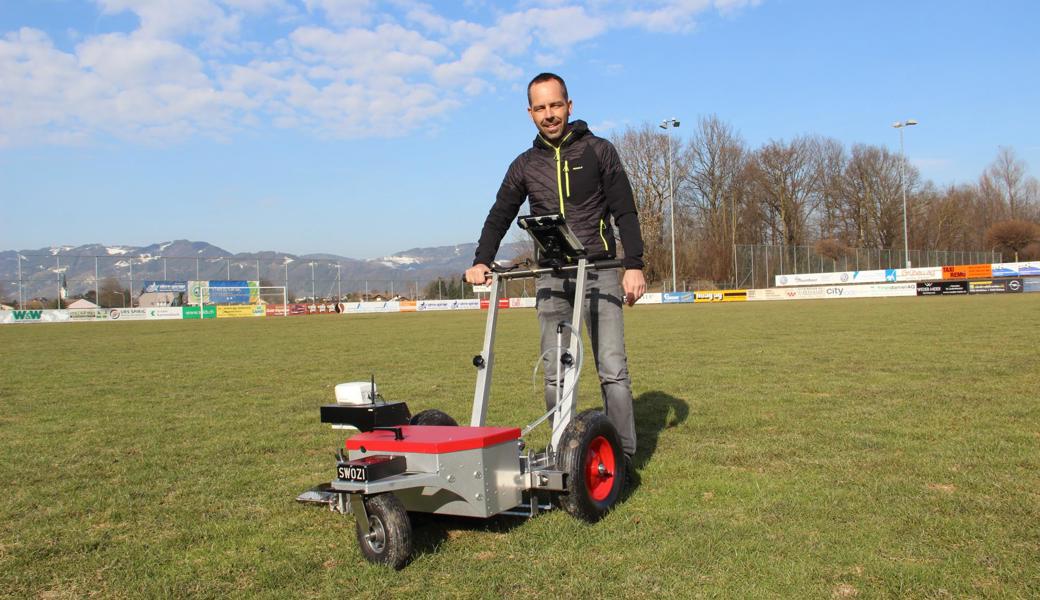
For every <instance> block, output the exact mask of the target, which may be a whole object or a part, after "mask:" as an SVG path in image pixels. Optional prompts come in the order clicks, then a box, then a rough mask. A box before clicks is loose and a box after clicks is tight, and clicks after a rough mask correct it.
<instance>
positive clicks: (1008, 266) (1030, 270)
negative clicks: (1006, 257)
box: [993, 261, 1040, 277]
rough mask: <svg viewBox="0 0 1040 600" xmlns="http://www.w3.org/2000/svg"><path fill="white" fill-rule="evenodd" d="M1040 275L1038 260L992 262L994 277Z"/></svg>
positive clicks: (1039, 262)
mask: <svg viewBox="0 0 1040 600" xmlns="http://www.w3.org/2000/svg"><path fill="white" fill-rule="evenodd" d="M1033 275H1040V261H1031V262H1012V263H993V276H994V277H1021V276H1027V277H1028V276H1033Z"/></svg>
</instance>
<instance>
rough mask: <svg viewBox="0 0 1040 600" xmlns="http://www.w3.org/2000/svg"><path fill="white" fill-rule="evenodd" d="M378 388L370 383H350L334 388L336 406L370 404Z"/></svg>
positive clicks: (373, 400)
mask: <svg viewBox="0 0 1040 600" xmlns="http://www.w3.org/2000/svg"><path fill="white" fill-rule="evenodd" d="M377 393H379V388H378V386H376V385H375V384H373V383H372V382H370V381H351V382H350V383H340V384H338V385H337V386H336V403H337V404H372V403H374V402H375V397H376V394H377Z"/></svg>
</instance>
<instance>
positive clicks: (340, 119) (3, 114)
mask: <svg viewBox="0 0 1040 600" xmlns="http://www.w3.org/2000/svg"><path fill="white" fill-rule="evenodd" d="M93 2H94V3H95V4H96V5H97V6H98V8H99V10H100V11H101V13H102V14H122V13H131V14H133V15H135V16H136V17H137V18H138V24H137V25H136V27H134V28H133V29H132V30H128V31H122V32H114V33H102V34H96V33H95V34H91V33H88V32H87V31H88V30H89V28H84V29H83V30H80V31H74V32H71V33H70V35H69V38H68V39H70V40H75V41H76V45H75V47H74V48H73V49H72V50H71V51H68V50H63V49H60V48H58V47H57V46H56V45H55V44H54V42H53V41H52V40H51V38H50V37H49V36H48V35H47V34H45V33H43V32H41V31H38V30H35V29H31V28H22V29H19V30H17V31H11V32H7V33H2V32H0V146H9V145H17V144H37V143H55V144H60V143H88V142H89V141H90V140H91V139H93V138H95V137H97V136H99V135H114V136H120V137H125V138H129V139H133V140H142V141H159V142H161V141H163V140H167V139H171V138H172V139H177V138H184V137H188V136H194V135H208V136H212V137H217V138H221V137H223V136H227V135H230V134H231V133H233V132H234V131H235V130H236V129H240V128H253V127H264V126H274V127H284V128H298V129H303V130H307V131H310V132H312V133H313V134H315V135H321V136H334V137H382V136H389V135H397V134H402V133H405V132H406V131H408V130H409V129H414V128H418V127H429V126H436V120H437V119H438V118H439V117H442V116H443V115H446V114H450V113H451V111H454V110H455V109H457V108H458V107H461V106H463V105H465V104H466V103H467V102H469V101H471V99H472V98H473V97H477V96H480V95H482V94H487V93H490V92H492V91H494V90H496V89H497V87H496V86H499V85H502V84H505V85H504V88H502V89H512V88H515V87H517V86H519V85H520V84H519V83H518V82H522V81H523V80H525V79H526V75H525V73H526V72H527V71H530V70H532V69H536V68H537V69H541V68H548V67H555V66H558V65H561V64H564V63H566V61H567V60H568V59H569V58H570V57H571V56H572V55H573V53H574V52H575V50H576V48H578V47H580V45H581V44H582V43H584V42H588V41H591V40H595V39H597V38H600V37H602V36H604V35H606V34H608V33H609V31H610V30H612V29H618V28H624V27H637V28H643V29H647V30H650V31H674V32H682V31H688V30H689V29H691V28H693V27H694V26H695V22H696V21H695V20H696V19H697V18H700V17H701V16H703V15H704V14H705V13H706V12H708V11H717V12H719V13H722V14H730V13H732V12H733V11H737V10H740V9H742V8H744V7H748V6H754V5H757V4H758V3H759V0H658V1H657V2H652V3H650V4H649V5H648V4H647V3H645V2H642V3H636V2H633V1H629V0H587V1H586V2H576V1H570V2H568V1H564V0H518V4H517V5H516V6H517V8H514V9H513V10H501V9H491V8H488V7H485V6H483V5H480V6H471V10H470V11H469V13H468V15H469V17H470V18H471V19H473V18H475V17H474V15H476V14H482V15H492V16H490V17H483V18H481V19H478V21H479V22H477V21H474V20H466V19H460V18H449V17H448V16H446V15H445V14H444V12H443V11H442V10H439V9H438V5H437V4H432V3H424V2H420V1H418V0H392V1H391V2H389V3H385V2H384V3H379V2H376V1H374V0H177V1H176V2H171V1H168V0H93ZM261 19H266V20H265V21H260V20H261ZM254 24H258V25H259V27H256V28H252V29H251V27H250V26H251V25H254ZM254 30H255V31H261V32H263V34H262V35H263V37H256V36H251V35H250V34H251V33H252V32H253V31H254ZM272 31H273V32H274V33H273V34H272ZM257 35H260V34H257ZM619 68H620V67H619Z"/></svg>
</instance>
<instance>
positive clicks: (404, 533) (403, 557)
mask: <svg viewBox="0 0 1040 600" xmlns="http://www.w3.org/2000/svg"><path fill="white" fill-rule="evenodd" d="M365 510H366V511H368V523H367V524H364V525H363V524H362V523H361V519H360V518H358V516H357V515H355V519H354V520H355V521H356V523H357V527H356V529H357V541H358V546H360V547H361V554H362V556H364V557H365V559H366V560H368V561H369V562H373V563H376V564H380V565H386V566H388V567H393V568H394V569H400V568H401V567H403V566H405V565H406V564H407V563H408V559H409V558H411V555H412V523H411V522H410V521H409V520H408V511H406V510H405V509H404V505H403V504H401V501H400V500H398V499H397V497H396V496H394V495H393V494H376V495H375V496H369V497H368V498H365Z"/></svg>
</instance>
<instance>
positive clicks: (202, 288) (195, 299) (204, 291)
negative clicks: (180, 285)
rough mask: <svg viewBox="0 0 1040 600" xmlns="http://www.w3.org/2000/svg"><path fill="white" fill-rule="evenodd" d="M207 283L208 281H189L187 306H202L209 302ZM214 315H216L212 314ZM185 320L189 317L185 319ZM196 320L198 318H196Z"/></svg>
mask: <svg viewBox="0 0 1040 600" xmlns="http://www.w3.org/2000/svg"><path fill="white" fill-rule="evenodd" d="M208 284H209V282H208V281H189V282H188V304H204V303H206V302H209V287H208ZM214 314H216V313H214ZM185 318H186V319H187V318H189V317H185ZM196 318H198V317H196Z"/></svg>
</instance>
